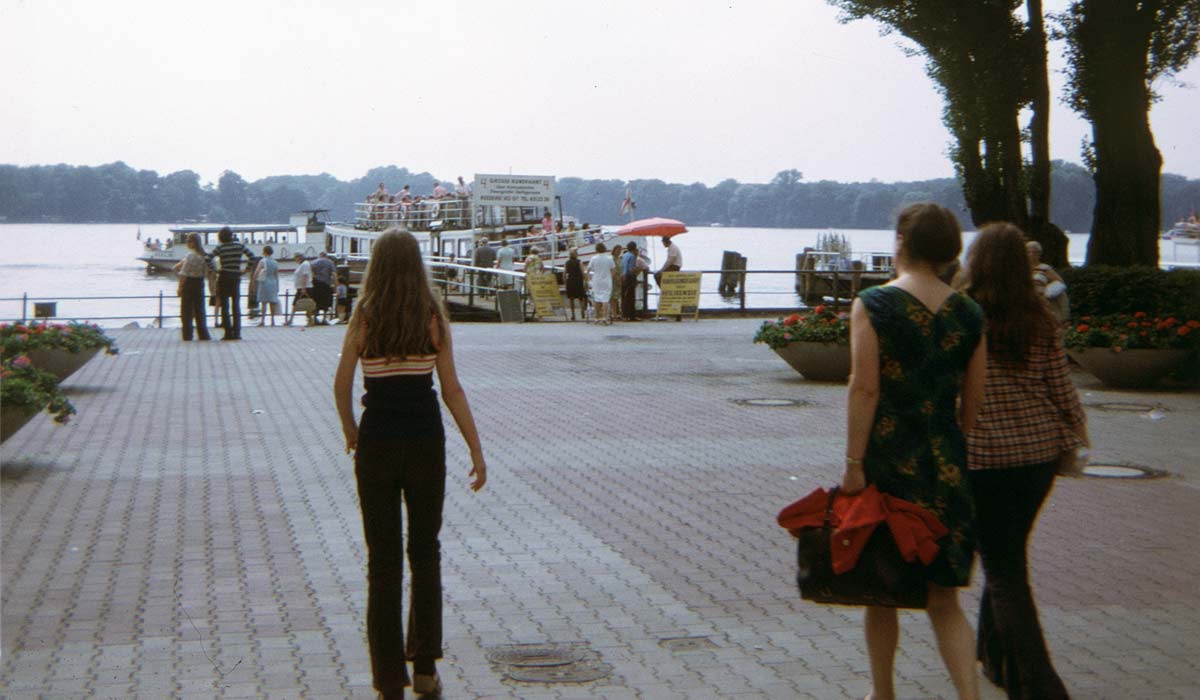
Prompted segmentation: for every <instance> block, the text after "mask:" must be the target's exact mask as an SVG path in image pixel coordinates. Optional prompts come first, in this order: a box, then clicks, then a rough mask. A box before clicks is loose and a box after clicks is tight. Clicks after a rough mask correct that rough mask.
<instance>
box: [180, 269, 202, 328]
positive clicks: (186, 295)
mask: <svg viewBox="0 0 1200 700" xmlns="http://www.w3.org/2000/svg"><path fill="white" fill-rule="evenodd" d="M205 313H206V310H205V308H204V278H203V277H185V278H183V294H181V295H180V296H179V320H180V322H181V323H182V327H181V330H182V332H183V339H184V340H191V339H192V333H193V328H195V333H196V335H197V336H198V337H199V338H200V340H208V339H209V338H208V322H207V320H206V319H205V316H204V315H205Z"/></svg>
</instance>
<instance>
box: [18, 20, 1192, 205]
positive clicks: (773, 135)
mask: <svg viewBox="0 0 1200 700" xmlns="http://www.w3.org/2000/svg"><path fill="white" fill-rule="evenodd" d="M1065 3H1066V0H1049V1H1048V2H1046V6H1047V10H1054V9H1055V8H1056V7H1057V8H1061V7H1062V6H1063V5H1064V4H1065ZM899 42H900V39H898V38H897V37H895V36H880V33H879V26H878V25H875V24H874V23H871V22H861V21H860V22H854V23H851V24H840V23H839V22H838V21H837V11H836V10H835V9H834V8H832V7H830V6H829V5H828V4H827V3H825V2H824V1H823V0H779V1H768V0H762V1H754V2H737V1H731V0H726V1H725V2H708V1H706V0H630V1H625V0H614V1H611V2H609V1H604V0H588V1H583V0H550V1H541V0H515V1H512V2H500V1H497V0H491V1H488V2H484V1H481V0H459V1H455V0H437V1H436V2H415V1H407V2H397V1H396V0H388V1H387V2H377V1H375V0H357V1H356V2H353V3H347V2H336V1H334V0H328V1H320V0H290V1H285V0H253V1H246V0H239V1H237V2H226V1H225V0H211V1H206V2H199V3H196V2H190V3H185V2H179V1H171V0H166V1H164V0H156V1H154V2H141V1H138V0H105V1H104V2H95V1H94V0H90V1H87V2H76V1H73V0H0V66H3V68H2V69H0V94H2V95H3V96H4V99H3V101H2V102H0V134H3V138H2V139H0V163H8V164H16V165H33V164H54V163H68V164H72V165H100V164H103V163H110V162H113V161H116V160H123V161H125V162H126V163H128V164H129V165H130V166H132V167H135V168H140V169H150V170H156V171H158V173H159V174H160V175H165V174H167V173H169V172H173V171H176V170H184V169H190V170H194V171H196V172H198V173H200V175H201V179H202V180H204V181H206V182H215V180H216V179H217V178H218V177H219V176H220V174H221V172H223V171H224V170H227V169H228V170H233V171H235V172H237V173H239V174H240V175H241V176H242V177H244V178H246V179H247V180H257V179H259V178H262V177H265V176H268V175H283V174H293V175H299V174H318V173H322V172H327V173H330V174H332V175H334V176H336V177H338V178H341V179H343V180H346V179H351V178H357V177H361V176H362V175H363V174H365V172H366V171H367V170H368V169H370V168H372V167H376V166H381V165H398V166H403V167H407V168H408V169H410V170H412V171H414V172H430V173H432V174H433V175H435V176H437V177H439V178H442V179H451V178H453V177H455V176H457V175H460V174H461V175H465V176H467V177H468V179H469V178H470V176H471V175H472V174H473V173H508V172H511V173H517V174H532V175H556V176H559V177H566V176H575V177H584V178H604V179H618V180H628V179H644V178H658V179H662V180H665V181H667V182H682V183H692V182H703V183H705V184H707V185H715V184H716V183H717V182H719V181H721V180H723V179H726V178H734V179H737V180H739V181H741V182H766V181H769V180H770V179H771V178H772V177H774V175H775V174H776V173H777V172H779V171H781V170H785V169H792V168H794V169H796V170H799V171H801V172H802V173H803V174H804V179H805V180H809V181H815V180H837V181H842V182H857V181H867V180H872V179H875V180H880V181H884V182H892V181H904V180H921V179H927V178H935V177H948V176H951V175H953V168H952V166H951V164H950V161H949V159H948V158H947V155H946V153H947V144H948V142H949V140H950V137H949V134H948V133H947V131H946V129H945V127H944V126H942V123H941V111H942V100H941V97H940V95H938V93H937V92H936V90H935V89H934V86H933V84H932V82H931V81H930V80H929V78H928V77H927V76H926V75H925V72H924V61H923V59H921V58H912V57H906V56H905V55H904V53H903V52H902V51H901V49H900V48H899ZM1051 61H1052V75H1051V83H1052V84H1051V89H1052V91H1053V94H1054V97H1055V104H1054V109H1053V112H1052V115H1051V151H1052V153H1051V155H1052V157H1053V158H1058V159H1063V160H1069V161H1073V162H1079V161H1080V157H1079V150H1080V148H1079V147H1080V143H1081V141H1082V140H1083V139H1084V138H1085V137H1086V136H1087V135H1088V133H1089V127H1088V125H1087V124H1086V123H1085V122H1083V121H1082V120H1081V119H1079V118H1078V117H1077V116H1076V115H1074V114H1073V113H1072V112H1071V111H1070V110H1069V109H1068V108H1067V107H1066V106H1065V105H1064V104H1063V103H1062V100H1061V99H1060V98H1061V95H1062V84H1063V76H1062V75H1061V69H1062V60H1061V47H1060V46H1057V45H1053V46H1052V48H1051ZM1198 86H1200V61H1195V62H1193V64H1192V65H1191V66H1189V67H1188V68H1187V69H1186V70H1185V71H1184V72H1183V73H1181V74H1180V75H1179V76H1177V80H1176V81H1175V82H1173V83H1165V82H1163V83H1160V84H1159V85H1156V88H1157V89H1158V91H1159V92H1160V94H1161V96H1162V99H1161V101H1160V102H1158V103H1157V104H1156V105H1155V106H1154V108H1153V110H1152V112H1151V122H1152V125H1153V128H1154V132H1155V137H1156V140H1157V142H1158V146H1159V149H1160V150H1161V151H1162V154H1163V160H1164V165H1163V170H1164V172H1168V173H1177V174H1181V175H1186V176H1188V177H1192V178H1200V127H1197V124H1198V123H1200V89H1198Z"/></svg>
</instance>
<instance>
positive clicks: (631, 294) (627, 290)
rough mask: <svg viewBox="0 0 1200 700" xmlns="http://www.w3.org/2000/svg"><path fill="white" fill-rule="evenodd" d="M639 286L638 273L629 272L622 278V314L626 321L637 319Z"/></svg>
mask: <svg viewBox="0 0 1200 700" xmlns="http://www.w3.org/2000/svg"><path fill="white" fill-rule="evenodd" d="M637 285H638V275H637V273H636V272H627V273H625V274H624V275H622V276H621V314H622V315H623V316H624V317H625V320H626V321H632V320H633V319H635V318H637Z"/></svg>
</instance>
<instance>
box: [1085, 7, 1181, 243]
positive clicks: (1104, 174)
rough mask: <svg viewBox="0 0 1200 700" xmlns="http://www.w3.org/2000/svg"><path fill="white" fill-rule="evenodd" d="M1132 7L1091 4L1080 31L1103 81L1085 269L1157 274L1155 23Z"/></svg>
mask: <svg viewBox="0 0 1200 700" xmlns="http://www.w3.org/2000/svg"><path fill="white" fill-rule="evenodd" d="M1136 5H1137V3H1111V2H1089V3H1087V6H1088V9H1087V14H1086V19H1085V23H1084V24H1083V25H1081V30H1082V31H1083V37H1084V41H1083V42H1081V48H1085V49H1086V52H1087V61H1088V63H1089V64H1090V65H1089V71H1090V72H1091V74H1092V75H1093V76H1103V79H1102V80H1093V81H1092V82H1091V84H1090V85H1089V89H1088V93H1087V105H1088V116H1089V117H1090V118H1091V121H1092V143H1093V148H1094V149H1095V173H1094V175H1093V177H1094V179H1095V182H1096V208H1095V212H1094V216H1093V220H1092V235H1091V239H1090V240H1089V241H1088V254H1087V262H1088V264H1089V265H1150V266H1154V267H1157V266H1158V239H1159V226H1160V223H1161V221H1160V217H1161V212H1160V201H1159V197H1160V192H1159V186H1160V183H1159V178H1160V174H1161V171H1162V155H1161V154H1160V153H1159V151H1158V147H1157V146H1155V144H1154V135H1153V133H1152V132H1151V131H1150V115H1149V112H1150V90H1149V87H1148V86H1147V84H1146V69H1147V46H1148V42H1149V40H1150V36H1151V33H1152V28H1153V24H1152V22H1153V17H1147V16H1144V15H1142V14H1141V13H1139V12H1138V8H1137V7H1136ZM1134 37H1136V38H1134Z"/></svg>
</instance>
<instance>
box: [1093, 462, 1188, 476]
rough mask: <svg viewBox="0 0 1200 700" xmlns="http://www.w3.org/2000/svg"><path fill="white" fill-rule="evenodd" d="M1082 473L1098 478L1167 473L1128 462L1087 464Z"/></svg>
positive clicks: (1162, 474) (1161, 474) (1164, 474)
mask: <svg viewBox="0 0 1200 700" xmlns="http://www.w3.org/2000/svg"><path fill="white" fill-rule="evenodd" d="M1083 475H1084V476H1091V477H1095V478H1098V479H1157V478H1160V477H1164V476H1166V475H1167V474H1166V472H1160V471H1157V470H1155V469H1147V468H1146V467H1137V466H1132V465H1129V464H1089V465H1087V466H1086V467H1084V468H1083Z"/></svg>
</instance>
